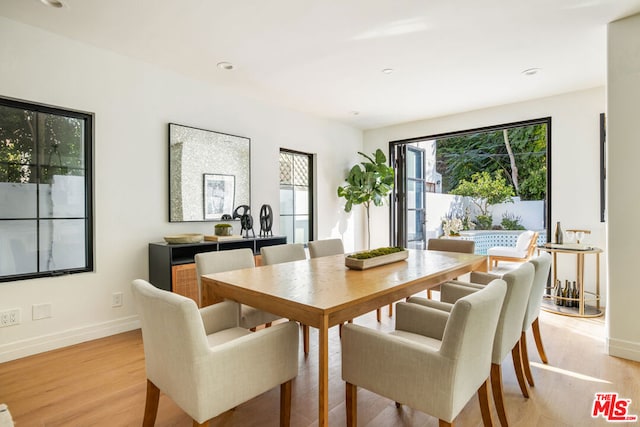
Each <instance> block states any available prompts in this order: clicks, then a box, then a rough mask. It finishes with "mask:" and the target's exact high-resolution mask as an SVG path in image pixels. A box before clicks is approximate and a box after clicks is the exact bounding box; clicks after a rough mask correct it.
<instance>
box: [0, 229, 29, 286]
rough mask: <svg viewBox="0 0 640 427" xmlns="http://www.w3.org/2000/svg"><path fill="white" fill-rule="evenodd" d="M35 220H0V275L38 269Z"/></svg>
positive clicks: (24, 272)
mask: <svg viewBox="0 0 640 427" xmlns="http://www.w3.org/2000/svg"><path fill="white" fill-rule="evenodd" d="M36 239H37V222H36V221H0V275H2V276H5V275H7V276H8V275H14V274H27V273H31V272H34V271H37V269H38V255H37V242H36Z"/></svg>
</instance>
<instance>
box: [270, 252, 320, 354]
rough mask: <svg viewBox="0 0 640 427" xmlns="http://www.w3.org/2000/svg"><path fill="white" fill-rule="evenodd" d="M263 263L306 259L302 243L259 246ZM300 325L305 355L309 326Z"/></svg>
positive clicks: (307, 346) (307, 351)
mask: <svg viewBox="0 0 640 427" xmlns="http://www.w3.org/2000/svg"><path fill="white" fill-rule="evenodd" d="M260 255H261V256H262V264H263V265H271V264H280V263H283V262H291V261H302V260H304V259H307V253H306V252H305V251H304V245H302V244H301V243H288V244H285V245H273V246H263V247H262V248H260ZM301 325H302V349H303V351H304V354H305V355H308V354H309V326H308V325H303V324H301Z"/></svg>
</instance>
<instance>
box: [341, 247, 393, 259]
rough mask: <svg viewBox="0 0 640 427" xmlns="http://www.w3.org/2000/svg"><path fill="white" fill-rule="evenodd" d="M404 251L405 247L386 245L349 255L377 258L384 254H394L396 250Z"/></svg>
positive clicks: (361, 257)
mask: <svg viewBox="0 0 640 427" xmlns="http://www.w3.org/2000/svg"><path fill="white" fill-rule="evenodd" d="M402 251H404V248H401V247H399V246H389V247H385V248H378V249H372V250H370V251H365V252H358V253H356V254H351V255H349V258H355V259H369V258H375V257H378V256H382V255H389V254H394V253H396V252H402Z"/></svg>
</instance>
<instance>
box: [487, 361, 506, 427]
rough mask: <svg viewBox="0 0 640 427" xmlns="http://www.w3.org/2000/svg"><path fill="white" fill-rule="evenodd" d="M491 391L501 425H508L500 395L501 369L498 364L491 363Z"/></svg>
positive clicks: (504, 426)
mask: <svg viewBox="0 0 640 427" xmlns="http://www.w3.org/2000/svg"><path fill="white" fill-rule="evenodd" d="M491 391H492V392H493V401H494V402H495V405H496V412H498V419H499V420H500V424H501V425H502V427H508V425H509V422H508V421H507V413H506V412H505V410H504V399H503V396H502V370H501V369H500V365H496V364H495V363H492V364H491Z"/></svg>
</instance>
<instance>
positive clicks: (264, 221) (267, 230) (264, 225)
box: [260, 205, 273, 237]
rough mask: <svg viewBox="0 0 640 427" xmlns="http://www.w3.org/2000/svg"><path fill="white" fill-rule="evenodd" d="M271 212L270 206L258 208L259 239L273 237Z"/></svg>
mask: <svg viewBox="0 0 640 427" xmlns="http://www.w3.org/2000/svg"><path fill="white" fill-rule="evenodd" d="M271 227H273V210H272V209H271V206H270V205H262V207H261V208H260V237H266V236H273V232H272V231H271Z"/></svg>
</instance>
